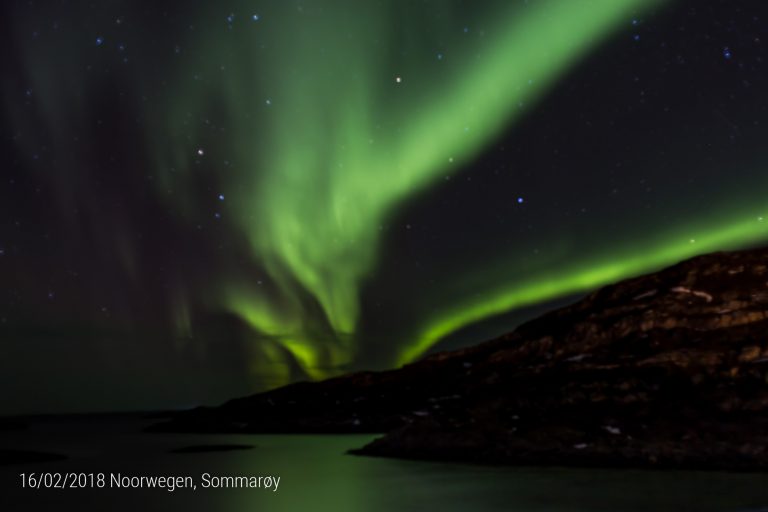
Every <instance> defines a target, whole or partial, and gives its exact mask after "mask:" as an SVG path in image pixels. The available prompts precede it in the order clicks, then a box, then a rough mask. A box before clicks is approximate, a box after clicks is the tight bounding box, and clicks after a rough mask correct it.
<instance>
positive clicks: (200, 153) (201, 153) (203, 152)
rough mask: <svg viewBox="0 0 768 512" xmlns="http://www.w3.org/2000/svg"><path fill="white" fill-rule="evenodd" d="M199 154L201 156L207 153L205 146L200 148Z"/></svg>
mask: <svg viewBox="0 0 768 512" xmlns="http://www.w3.org/2000/svg"><path fill="white" fill-rule="evenodd" d="M197 154H198V155H200V156H203V155H204V154H205V151H204V150H203V148H199V149H198V150H197Z"/></svg>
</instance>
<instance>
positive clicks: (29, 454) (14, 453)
mask: <svg viewBox="0 0 768 512" xmlns="http://www.w3.org/2000/svg"><path fill="white" fill-rule="evenodd" d="M66 458H67V457H66V456H64V455H59V454H57V453H43V452H33V451H26V450H6V449H0V466H6V465H10V464H25V463H35V462H52V461H57V460H65V459H66Z"/></svg>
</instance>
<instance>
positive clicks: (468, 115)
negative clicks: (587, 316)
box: [154, 0, 683, 382]
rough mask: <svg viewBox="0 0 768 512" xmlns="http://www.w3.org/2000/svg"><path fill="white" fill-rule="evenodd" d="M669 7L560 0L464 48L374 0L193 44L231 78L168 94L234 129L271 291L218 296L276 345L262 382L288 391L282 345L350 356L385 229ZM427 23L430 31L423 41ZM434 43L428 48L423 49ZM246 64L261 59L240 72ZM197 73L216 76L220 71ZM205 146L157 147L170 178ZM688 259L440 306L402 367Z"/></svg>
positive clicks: (644, 1) (310, 369)
mask: <svg viewBox="0 0 768 512" xmlns="http://www.w3.org/2000/svg"><path fill="white" fill-rule="evenodd" d="M656 3H657V2H649V1H648V0H559V1H558V0H549V1H542V2H536V3H531V4H530V5H528V4H525V5H520V4H519V5H517V6H516V7H514V8H509V7H504V8H503V9H502V10H501V12H493V13H489V14H488V17H487V18H486V19H483V20H481V21H480V22H478V23H477V24H476V25H479V26H482V27H483V31H484V33H483V34H482V37H478V38H475V39H474V42H473V43H471V44H470V43H468V42H467V38H466V37H465V38H463V40H462V41H460V42H459V41H456V40H457V37H458V36H457V35H456V34H457V33H459V34H460V33H461V32H462V30H461V27H462V25H460V24H458V23H455V22H453V21H455V20H450V17H448V22H445V19H443V20H435V19H431V18H430V16H429V15H428V12H427V11H426V10H425V12H424V13H420V14H424V16H423V17H420V16H414V10H418V9H426V7H424V6H422V7H414V6H411V7H409V11H408V12H409V16H402V15H400V16H398V12H397V9H396V6H395V5H394V4H391V5H386V3H385V5H374V4H372V3H370V2H337V3H334V4H333V7H331V8H327V7H326V8H325V9H311V8H309V9H302V10H301V11H300V12H297V11H296V9H295V7H292V8H291V10H289V9H288V8H287V7H286V8H285V9H284V11H280V9H279V8H275V12H266V13H264V16H262V19H263V20H266V19H269V17H270V16H282V17H283V19H282V20H281V22H282V24H281V27H282V30H281V33H280V34H275V33H270V32H269V29H268V28H266V27H267V25H266V24H265V25H264V28H259V30H251V31H237V32H235V31H233V32H232V37H231V38H222V37H221V36H220V33H217V34H214V33H211V34H209V35H204V36H203V37H200V34H199V33H198V34H195V37H196V41H202V42H203V43H202V46H201V47H200V48H197V49H196V50H194V51H191V52H190V53H193V54H194V53H195V52H196V51H200V52H207V53H208V54H209V55H210V54H212V53H213V54H218V55H219V57H220V59H221V60H224V62H225V64H224V65H223V66H222V68H221V69H222V70H224V69H226V70H227V71H226V74H224V73H218V74H220V75H222V76H220V77H217V78H215V79H214V80H205V79H203V80H200V82H199V86H194V85H193V86H191V87H190V86H189V85H188V84H187V85H184V86H179V87H178V88H175V89H174V90H178V91H182V92H181V94H176V93H174V96H173V98H171V99H170V103H171V104H172V105H173V112H172V113H171V116H170V118H172V119H180V118H185V116H186V118H200V117H204V116H205V115H206V112H207V110H206V109H208V108H210V106H211V104H212V103H217V104H218V105H219V106H221V105H223V109H224V110H225V112H226V115H227V116H228V117H229V118H230V119H231V126H234V130H232V132H231V133H230V134H229V137H230V138H231V144H232V147H233V148H234V150H233V151H234V152H235V156H234V158H233V159H232V170H236V171H235V172H230V173H229V175H231V177H225V178H224V179H225V180H226V181H225V182H224V184H223V187H224V188H223V192H224V194H225V195H226V197H227V202H226V210H225V211H226V213H227V215H229V216H233V217H234V222H235V223H237V225H238V226H239V229H240V230H241V231H242V232H243V233H244V234H245V236H246V237H247V239H248V240H249V241H250V245H251V247H252V251H253V255H254V259H255V260H257V261H258V262H259V264H260V265H262V266H263V269H264V271H265V272H266V274H268V275H269V278H270V283H269V284H270V286H269V287H264V286H257V285H256V283H253V282H248V281H247V280H243V279H242V278H241V277H235V278H233V279H231V280H229V281H228V282H225V283H222V284H221V286H220V289H219V292H218V296H219V297H220V300H221V302H222V303H223V304H224V306H225V308H227V309H228V310H230V311H232V312H234V313H236V314H238V315H240V316H241V317H242V318H244V319H245V320H246V321H247V322H248V323H249V324H250V325H251V326H252V327H253V328H254V329H255V330H256V331H258V332H259V333H261V335H262V338H261V340H262V342H261V343H259V348H258V349H257V353H256V354H255V355H254V371H257V372H272V373H275V371H276V370H275V368H280V367H281V365H282V368H283V370H281V372H282V373H281V374H280V375H274V376H273V378H274V380H275V381H276V382H278V381H280V380H284V378H287V373H286V372H287V364H286V362H285V361H284V358H285V356H286V350H287V352H289V353H290V354H291V355H292V356H293V358H294V359H295V360H296V361H297V362H298V363H299V364H300V365H301V366H302V368H303V369H304V370H305V371H306V372H307V373H309V374H310V375H312V376H314V377H323V376H326V375H328V374H329V373H333V371H334V370H333V369H334V368H338V367H339V366H341V365H344V364H347V363H349V362H350V361H352V360H354V357H355V329H356V323H357V321H358V317H359V297H358V295H359V288H360V286H361V283H362V282H363V281H364V280H365V279H366V277H367V276H368V275H369V274H370V273H371V272H372V271H373V269H374V268H375V266H376V263H377V253H378V249H379V247H378V245H379V241H380V240H379V239H380V235H381V233H380V226H381V225H382V224H383V223H384V222H385V221H386V220H387V219H388V218H389V217H390V216H391V215H393V213H394V212H395V211H396V210H397V208H398V207H399V206H400V205H402V204H403V203H404V202H405V201H406V200H407V199H409V198H411V197H413V196H414V195H415V194H417V193H418V192H420V191H422V190H424V189H425V188H426V187H428V186H429V185H430V184H431V183H433V182H434V181H435V180H436V179H437V178H439V177H441V176H442V175H444V174H445V172H446V169H447V168H449V169H450V168H454V170H458V169H459V168H460V167H461V166H462V164H465V163H467V162H469V161H471V159H472V158H473V157H474V156H476V155H477V154H478V153H479V152H480V151H482V150H483V148H484V147H485V146H486V145H487V144H488V143H489V142H490V141H492V140H493V138H494V137H495V136H498V135H499V134H500V132H501V131H502V130H504V129H507V128H508V127H509V126H510V123H514V122H515V120H516V119H518V118H521V117H522V116H523V115H524V114H526V111H527V108H528V107H527V106H528V105H529V104H530V103H531V102H533V101H534V100H536V99H537V98H538V97H540V96H542V95H543V94H544V93H545V92H546V91H547V90H548V89H549V88H551V87H552V86H553V85H554V84H555V82H556V81H557V80H558V78H559V77H561V76H562V75H563V74H564V73H566V72H567V71H568V70H570V69H571V68H572V67H573V66H574V65H575V64H576V63H578V62H579V61H580V60H581V59H583V57H584V56H585V55H587V54H588V52H589V51H590V50H592V49H593V48H594V47H595V46H596V45H597V44H598V43H600V42H601V41H603V40H604V39H605V38H606V37H607V36H609V35H610V34H612V32H613V31H614V30H616V28H617V27H619V26H621V25H624V24H626V23H628V22H629V20H631V19H632V17H634V16H637V15H638V13H639V12H640V11H641V10H643V9H645V8H648V7H649V6H651V5H655V4H656ZM443 7H445V6H444V5H441V9H442V8H443ZM240 12H248V11H246V10H245V9H243V10H242V11H240ZM238 16H240V14H238ZM425 23H430V24H433V25H434V26H430V30H425V27H424V24H425ZM393 26H399V27H400V29H399V31H393V29H392V27H393ZM393 32H399V33H397V34H393ZM425 33H429V34H431V36H430V37H434V38H435V41H426V43H432V44H425V41H424V40H423V38H425V37H426V36H425V35H424V34H425ZM461 35H463V34H461ZM420 38H421V39H420ZM446 42H447V43H448V44H447V47H446V50H445V53H446V55H447V57H446V59H451V61H452V66H451V67H450V68H449V69H450V71H446V67H445V66H443V67H440V66H441V63H440V62H437V61H436V59H435V53H434V51H430V52H424V51H423V49H421V50H420V48H423V47H424V46H426V47H430V48H434V47H439V46H437V45H438V44H440V43H441V44H443V45H444V46H445V44H446ZM193 44H194V43H193ZM265 44H266V45H279V46H280V58H279V60H270V59H269V58H267V57H265V56H262V55H261V53H260V48H264V45H265ZM235 50H236V51H235ZM398 52H400V53H402V54H406V53H407V54H408V57H407V58H400V57H398V56H397V54H398ZM210 60H211V61H213V60H215V59H210ZM249 61H250V62H254V63H258V65H253V66H247V65H244V64H243V63H244V62H249ZM188 65H189V66H193V63H191V62H190V63H188ZM193 69H194V70H195V71H196V72H198V73H200V74H201V75H202V76H204V77H205V76H207V75H215V74H217V71H218V70H215V69H208V70H206V69H202V70H201V69H199V68H193ZM254 69H258V70H259V71H258V73H256V72H255V71H254ZM184 71H185V72H184V73H183V74H184V77H185V79H188V75H189V74H190V72H189V70H188V69H187V68H184ZM396 77H401V78H398V79H396ZM212 98H213V100H212ZM522 105H525V106H526V108H521V106H522ZM242 112H254V115H253V116H251V115H250V114H246V115H243V114H242ZM174 131H175V130H174V129H173V127H168V130H167V131H166V137H165V138H162V137H155V138H154V140H167V133H174ZM196 143H197V142H196V141H190V140H179V143H178V144H176V145H172V149H170V150H169V149H168V146H164V147H162V148H158V152H157V153H158V162H157V164H158V168H159V169H167V168H169V167H176V168H184V166H185V165H186V166H189V164H190V163H191V159H192V158H193V157H191V156H190V155H193V154H194V152H195V148H196V146H195V144H196ZM679 254H683V252H681V251H669V252H668V253H665V254H663V255H661V254H660V255H659V258H657V261H654V262H649V261H648V260H643V262H642V264H640V263H633V262H632V261H629V262H625V263H623V264H622V265H614V266H607V267H605V266H601V267H598V268H584V269H575V273H566V274H564V275H562V276H558V277H557V278H552V279H551V280H550V281H548V282H546V283H541V282H539V281H535V282H531V283H528V284H526V285H524V286H520V285H519V284H515V285H514V287H513V289H512V290H508V289H502V290H495V291H491V292H490V293H488V294H487V295H484V297H485V298H484V299H480V302H478V303H473V304H458V305H456V307H454V308H450V309H448V310H444V312H443V314H442V315H441V316H440V317H439V318H436V319H433V320H431V321H430V322H429V323H428V325H427V326H426V327H425V328H424V330H423V334H422V335H421V336H419V337H418V338H417V339H415V340H412V342H410V343H407V342H406V343H404V344H403V345H402V346H403V347H404V349H403V350H402V352H401V353H400V355H399V357H398V362H399V363H404V362H407V361H410V360H412V359H413V358H415V357H417V356H419V355H420V354H421V353H423V352H424V351H425V350H426V349H428V348H429V347H430V346H431V345H432V344H434V343H435V342H436V341H438V340H439V339H440V338H441V337H442V336H444V335H446V334H449V333H450V332H452V331H454V330H456V329H458V328H461V327H462V326H464V325H466V324H468V323H470V322H475V321H477V320H480V319H483V318H485V317H487V316H489V315H493V314H496V313H499V312H502V311H504V310H505V309H508V308H513V307H517V306H521V305H524V304H529V303H531V302H534V301H539V300H545V299H547V298H552V297H556V296H558V295H562V294H564V293H569V292H572V291H576V290H582V289H587V288H590V287H593V286H596V285H599V284H601V283H604V282H607V281H610V280H613V279H616V278H619V277H622V276H625V275H628V274H632V273H636V272H638V271H641V270H642V269H643V268H646V267H647V266H649V265H653V264H654V263H657V262H660V261H665V260H669V259H671V258H674V257H675V256H677V255H679ZM509 286H512V285H509ZM308 298H309V299H308ZM318 307H319V309H320V310H321V311H322V315H320V316H321V317H323V318H322V319H321V320H318V319H317V317H318V315H317V314H316V313H317V311H316V310H317V309H318ZM278 373H280V372H278Z"/></svg>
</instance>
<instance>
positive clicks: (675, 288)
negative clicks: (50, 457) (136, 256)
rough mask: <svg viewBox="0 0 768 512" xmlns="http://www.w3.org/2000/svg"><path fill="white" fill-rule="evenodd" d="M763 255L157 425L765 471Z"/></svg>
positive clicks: (647, 280) (508, 455)
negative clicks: (471, 342)
mask: <svg viewBox="0 0 768 512" xmlns="http://www.w3.org/2000/svg"><path fill="white" fill-rule="evenodd" d="M766 334H768V249H755V250H748V251H739V252H731V253H715V254H710V255H705V256H700V257H697V258H693V259H691V260H688V261H685V262H682V263H680V264H678V265H675V266H672V267H670V268H667V269H664V270H662V271H660V272H657V273H654V274H649V275H646V276H642V277H638V278H635V279H630V280H626V281H623V282H620V283H617V284H615V285H611V286H607V287H605V288H603V289H601V290H598V291H596V292H594V293H592V294H590V295H589V296H587V297H586V298H584V299H583V300H581V301H579V302H577V303H575V304H573V305H571V306H568V307H565V308H561V309H559V310H556V311H553V312H551V313H549V314H546V315H544V316H542V317H540V318H537V319H535V320H533V321H531V322H528V323H526V324H524V325H521V326H520V327H519V328H518V329H516V330H515V331H513V332H512V333H509V334H507V335H504V336H501V337H499V338H497V339H495V340H491V341H488V342H486V343H483V344H481V345H478V346H475V347H471V348H467V349H463V350H458V351H453V352H446V353H441V354H436V355H433V356H430V357H427V358H425V359H424V360H422V361H419V362H417V363H414V364H411V365H408V366H405V367H404V368H402V369H399V370H392V371H387V372H378V373H376V372H367V373H358V374H353V375H348V376H344V377H339V378H336V379H330V380H327V381H323V382H318V383H300V384H294V385H291V386H287V387H285V388H281V389H277V390H273V391H269V392H266V393H261V394H258V395H254V396H252V397H247V398H241V399H238V400H233V401H231V402H228V403H226V404H224V405H222V406H221V407H218V408H212V409H198V410H195V411H190V412H187V413H184V414H179V415H176V416H175V417H173V418H172V419H171V421H169V422H166V423H164V424H159V425H156V426H155V427H154V428H153V430H155V431H194V432H201V431H208V432H328V433H330V432H335V433H348V432H386V434H385V435H384V436H383V437H382V438H379V439H377V440H375V441H373V442H372V443H370V444H369V445H367V446H365V447H362V448H360V449H359V450H355V451H354V453H358V454H365V455H375V456H387V457H401V458H412V459H428V460H444V461H462V462H473V463H492V464H526V465H527V464H535V465H573V466H618V467H659V468H662V467H663V468H672V467H674V468H697V469H737V470H765V469H768V429H767V428H766V427H768V338H767V337H766Z"/></svg>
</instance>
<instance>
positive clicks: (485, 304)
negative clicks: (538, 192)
mask: <svg viewBox="0 0 768 512" xmlns="http://www.w3.org/2000/svg"><path fill="white" fill-rule="evenodd" d="M763 207H764V206H763ZM745 209H746V208H745ZM714 224H717V225H716V226H715V225H714ZM685 233H687V234H689V235H690V233H699V234H700V235H699V236H697V237H696V238H690V236H689V237H688V238H686V236H684V234H683V233H680V232H677V233H673V234H672V235H669V234H665V236H664V237H661V238H658V239H656V240H644V241H643V242H642V243H636V244H631V245H629V246H626V245H625V246H623V248H622V250H616V249H615V248H614V249H613V251H612V252H613V254H611V257H610V259H606V260H604V261H602V262H600V261H598V262H594V261H590V262H589V263H588V264H582V265H579V266H575V267H573V268H566V269H564V270H561V271H559V272H555V271H553V272H552V273H551V274H550V275H549V276H547V277H537V278H535V279H532V280H531V281H529V282H523V283H514V284H513V285H506V286H502V287H501V288H498V289H496V290H490V291H486V292H485V293H484V297H483V299H482V300H480V301H473V302H472V303H462V304H455V305H454V306H453V307H451V308H446V309H444V310H442V311H441V314H440V315H439V316H438V317H437V318H433V319H432V320H431V321H427V322H426V327H425V328H423V329H422V331H421V334H420V335H419V336H418V337H417V339H416V341H415V342H414V343H413V344H410V345H408V346H406V347H405V348H404V350H403V351H401V352H400V355H399V358H398V364H405V363H408V362H411V361H413V360H414V359H416V358H418V357H419V356H421V355H422V354H423V353H424V352H426V351H427V350H428V349H429V348H430V347H432V346H433V345H434V344H435V343H436V342H437V341H439V340H440V339H442V338H444V337H445V336H447V335H449V334H451V333H452V332H455V331H457V330H459V329H461V328H462V327H465V326H467V325H470V324H472V323H474V322H477V321H479V320H482V319H485V318H488V317H491V316H493V315H497V314H500V313H503V312H506V311H509V310H513V309H517V308H521V307H524V306H530V305H533V304H536V303H539V302H543V301H546V300H551V299H555V298H557V297H562V296H565V295H569V294H574V293H580V292H587V291H589V290H593V289H595V288H598V287H600V286H604V285H607V284H611V283H614V282H616V281H619V280H621V279H626V278H628V277H632V276H635V275H639V274H642V273H644V272H648V271H650V270H653V269H655V268H658V267H660V266H663V265H668V264H672V263H675V262H677V261H680V260H682V259H685V258H689V257H692V256H696V255H698V254H702V253H707V252H711V251H716V250H725V249H727V248H736V247H740V246H743V245H745V244H749V243H754V242H758V241H760V240H764V239H766V238H768V222H766V221H765V218H764V217H762V216H759V217H755V216H754V215H752V216H750V215H749V214H747V213H745V212H740V213H739V215H737V216H731V217H730V218H729V219H727V220H725V221H720V222H717V223H715V222H712V221H709V222H700V223H699V225H698V226H697V225H692V226H691V225H689V226H687V227H686V231H685Z"/></svg>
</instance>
